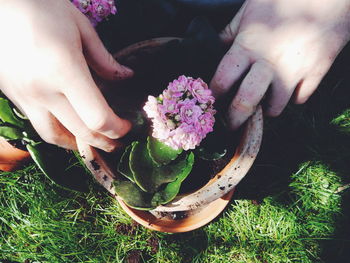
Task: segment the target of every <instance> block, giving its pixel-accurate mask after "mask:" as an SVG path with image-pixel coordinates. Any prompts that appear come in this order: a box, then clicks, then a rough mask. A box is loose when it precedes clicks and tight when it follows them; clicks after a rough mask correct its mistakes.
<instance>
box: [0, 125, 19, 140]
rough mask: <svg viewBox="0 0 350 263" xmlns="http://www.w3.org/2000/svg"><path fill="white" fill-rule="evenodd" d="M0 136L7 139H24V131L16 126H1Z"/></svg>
mask: <svg viewBox="0 0 350 263" xmlns="http://www.w3.org/2000/svg"><path fill="white" fill-rule="evenodd" d="M0 137H3V138H5V139H6V140H19V139H23V137H24V136H23V133H22V132H21V131H20V130H19V129H17V128H14V127H6V126H1V127H0Z"/></svg>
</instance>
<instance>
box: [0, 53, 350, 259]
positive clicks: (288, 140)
mask: <svg viewBox="0 0 350 263" xmlns="http://www.w3.org/2000/svg"><path fill="white" fill-rule="evenodd" d="M349 54H350V52H349V48H347V49H346V50H345V52H344V54H343V55H341V56H340V57H339V59H338V60H337V62H336V64H335V65H334V67H333V68H332V70H331V72H330V73H329V74H328V76H327V77H326V79H325V80H324V81H323V83H322V85H321V87H320V88H319V89H318V91H317V92H316V94H315V95H314V96H313V97H312V98H311V100H310V101H309V102H308V103H307V104H305V105H299V106H295V105H290V106H289V107H288V109H287V110H286V111H285V112H284V114H283V115H282V116H281V117H279V118H277V119H270V120H267V121H266V123H265V131H264V139H263V144H262V147H261V151H260V153H259V156H258V159H257V160H256V162H255V164H254V166H253V168H252V169H251V171H250V172H249V174H248V175H247V176H246V177H245V178H244V180H243V181H242V182H241V183H240V184H239V185H238V187H237V191H236V193H235V195H234V200H233V201H232V202H231V204H230V205H229V206H228V208H227V209H226V210H225V211H224V213H223V214H222V215H221V216H220V217H218V218H217V219H216V220H215V221H214V222H212V223H211V224H209V225H207V226H205V227H203V228H201V229H199V230H196V231H193V232H190V233H184V234H164V233H158V232H153V231H150V230H147V229H145V228H143V227H141V226H139V225H137V224H136V223H135V222H133V221H132V220H131V219H130V218H129V217H128V216H127V215H126V214H125V213H124V212H123V211H122V210H121V208H120V207H119V205H118V204H117V202H116V201H115V200H114V199H113V198H112V197H111V196H109V195H108V194H107V193H106V191H104V190H103V189H102V188H101V187H99V186H98V185H97V184H96V183H94V182H93V181H91V183H90V188H89V191H88V192H86V193H80V192H75V191H70V190H66V189H62V188H61V187H59V186H57V185H55V184H54V183H52V182H51V181H50V180H49V179H47V178H46V177H45V176H44V175H43V174H42V173H40V171H39V170H38V169H37V168H36V167H35V166H34V165H28V166H27V167H25V168H24V169H23V170H20V171H17V172H15V173H2V174H1V175H0V262H3V263H5V262H26V263H29V262H49V263H56V262H57V263H61V262H74V263H75V262H96V263H97V262H98V263H102V262H128V263H137V262H164V263H165V262H172V263H175V262H198V263H205V262H210V263H216V262H220V263H225V262H244V263H246V262H262V263H266V262H268V263H270V262H332V263H334V262H349V259H348V258H349V253H350V226H349V223H348V222H350V220H349V219H350V218H349V217H350V209H349V208H350V190H349V188H350V187H349V186H350V185H349V183H350V173H349V172H350V110H349V109H350V96H349V95H350V75H349V74H348V73H349V72H350V71H349V70H350V63H349V61H350V56H349Z"/></svg>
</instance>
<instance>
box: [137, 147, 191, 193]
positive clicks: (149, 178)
mask: <svg viewBox="0 0 350 263" xmlns="http://www.w3.org/2000/svg"><path fill="white" fill-rule="evenodd" d="M186 163H187V162H186V156H182V157H180V158H177V160H175V161H174V162H172V163H171V164H168V165H165V166H161V167H157V166H155V164H154V162H153V161H152V159H151V157H150V155H149V153H148V149H147V145H146V143H142V142H137V143H135V144H134V145H133V147H132V150H131V154H130V169H131V171H132V173H133V176H134V180H135V183H136V184H137V185H138V186H139V187H140V188H141V189H142V190H143V191H145V192H148V193H154V192H156V191H157V190H158V188H159V187H160V186H161V185H162V184H165V183H170V182H173V181H174V180H175V179H176V177H177V176H178V175H179V174H180V173H181V172H182V170H183V169H185V167H186Z"/></svg>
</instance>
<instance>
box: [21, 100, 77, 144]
mask: <svg viewBox="0 0 350 263" xmlns="http://www.w3.org/2000/svg"><path fill="white" fill-rule="evenodd" d="M24 112H25V114H26V116H27V117H28V118H29V119H30V122H31V123H32V125H33V127H34V128H35V130H36V131H37V133H38V134H39V136H40V137H41V138H42V139H43V140H44V141H46V142H47V143H50V144H55V145H58V146H60V147H63V148H66V149H72V150H76V149H77V145H76V142H75V138H74V136H73V135H72V134H71V133H70V132H69V131H68V130H67V129H66V128H65V127H64V126H62V124H60V123H59V121H58V120H57V119H56V118H55V117H54V116H53V115H52V114H51V113H50V112H48V111H47V110H46V109H44V108H35V107H30V108H28V107H27V108H26V109H24Z"/></svg>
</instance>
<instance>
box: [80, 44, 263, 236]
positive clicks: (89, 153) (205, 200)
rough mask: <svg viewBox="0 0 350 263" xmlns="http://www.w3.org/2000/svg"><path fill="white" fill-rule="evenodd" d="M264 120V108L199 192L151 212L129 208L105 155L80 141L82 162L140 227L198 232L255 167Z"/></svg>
mask: <svg viewBox="0 0 350 263" xmlns="http://www.w3.org/2000/svg"><path fill="white" fill-rule="evenodd" d="M173 39H174V38H160V39H152V40H148V41H144V42H141V43H137V44H135V45H132V46H129V47H127V48H125V49H123V50H121V51H120V52H118V53H117V54H116V55H115V56H116V58H117V59H121V60H122V59H123V58H125V57H128V56H133V54H134V53H135V52H137V51H139V50H140V49H146V50H148V51H149V52H152V50H156V49H157V48H159V47H160V46H162V45H163V44H164V43H167V42H168V41H171V40H173ZM262 131H263V117H262V110H261V107H258V108H257V110H256V112H255V113H254V114H253V116H251V117H250V118H249V119H248V121H247V122H246V124H245V126H244V127H243V129H242V133H241V135H240V136H241V137H240V140H239V143H238V146H237V147H236V151H235V153H234V154H233V157H232V159H231V160H230V161H229V162H228V163H227V164H226V166H225V167H224V168H223V169H222V170H221V171H220V172H219V173H217V174H216V175H215V176H214V177H213V178H212V179H211V180H209V181H208V182H207V183H206V184H205V185H204V186H202V187H201V188H200V189H197V190H195V191H193V192H191V193H187V194H183V195H178V196H177V197H176V198H175V199H174V200H173V201H171V202H170V203H168V204H166V205H161V206H158V207H157V208H155V209H154V210H151V211H141V210H136V209H133V208H130V207H128V206H127V205H126V204H125V203H124V202H123V200H122V199H121V198H120V197H118V196H116V194H115V189H114V187H113V182H114V180H116V179H117V178H118V177H119V176H122V175H119V174H118V172H116V170H115V168H114V167H115V164H112V163H111V162H110V161H109V160H108V158H104V156H105V155H104V154H102V153H101V152H100V151H98V150H96V149H95V148H93V147H91V146H89V145H86V144H85V143H83V142H79V141H78V142H77V144H78V148H79V151H80V154H81V156H82V157H83V160H84V162H85V164H86V166H87V167H88V169H89V170H90V171H91V172H92V174H93V176H94V177H95V179H96V180H97V181H98V182H99V183H100V184H101V185H102V186H104V188H106V189H107V190H108V191H109V192H110V193H111V194H112V195H113V196H115V198H116V199H117V200H118V202H119V204H120V205H121V206H122V208H123V209H124V210H125V212H126V213H127V214H128V215H129V216H130V217H132V218H133V219H134V220H135V221H136V222H138V223H140V224H141V225H143V226H145V227H147V228H149V229H152V230H157V231H162V232H169V233H177V232H186V231H191V230H194V229H197V228H199V227H201V226H203V225H205V224H207V223H209V222H210V221H212V220H213V219H214V218H215V217H217V216H218V215H219V214H220V213H221V212H222V211H223V210H224V208H225V207H226V206H227V204H228V203H229V201H230V200H231V198H232V196H233V193H234V188H235V186H236V185H237V184H238V183H239V182H240V181H241V180H242V178H243V177H244V176H245V175H246V174H247V172H248V170H249V169H250V167H251V166H252V164H253V162H254V160H255V158H256V156H257V154H258V151H259V148H260V144H261V139H262Z"/></svg>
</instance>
